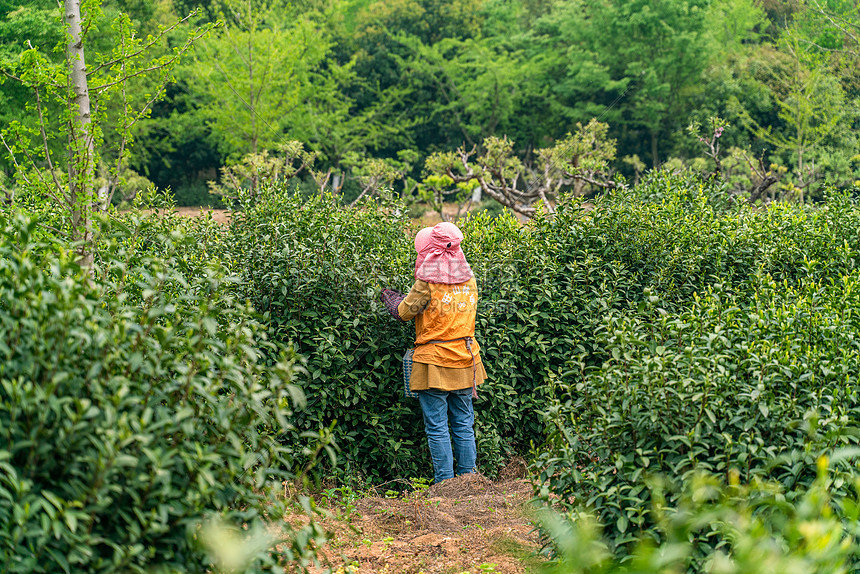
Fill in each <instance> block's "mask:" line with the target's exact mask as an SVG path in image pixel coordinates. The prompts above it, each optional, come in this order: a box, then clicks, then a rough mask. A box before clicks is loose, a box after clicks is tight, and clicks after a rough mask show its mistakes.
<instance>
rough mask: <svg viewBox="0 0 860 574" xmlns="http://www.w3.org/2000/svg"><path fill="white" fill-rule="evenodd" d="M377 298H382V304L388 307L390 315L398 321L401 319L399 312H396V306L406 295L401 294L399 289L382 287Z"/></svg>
mask: <svg viewBox="0 0 860 574" xmlns="http://www.w3.org/2000/svg"><path fill="white" fill-rule="evenodd" d="M379 298H380V299H382V304H383V305H385V308H386V309H388V312H389V313H391V316H392V317H394V318H395V319H397V320H398V321H402V320H403V319H401V318H400V313H398V312H397V306H398V305H400V302H401V301H403V300H404V299H405V298H406V295H403V294H402V293H400V291H395V290H394V289H383V290H382V293H380V295H379Z"/></svg>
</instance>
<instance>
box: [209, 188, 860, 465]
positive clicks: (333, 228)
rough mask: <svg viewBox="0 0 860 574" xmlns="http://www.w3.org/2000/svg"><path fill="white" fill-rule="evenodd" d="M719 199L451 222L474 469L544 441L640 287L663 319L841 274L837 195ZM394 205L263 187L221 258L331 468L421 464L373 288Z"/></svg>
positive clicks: (397, 336) (401, 333) (398, 338)
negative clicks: (470, 384) (464, 287)
mask: <svg viewBox="0 0 860 574" xmlns="http://www.w3.org/2000/svg"><path fill="white" fill-rule="evenodd" d="M721 193H722V190H721V188H720V187H719V185H718V184H717V183H715V182H713V181H707V180H702V179H699V178H696V177H694V176H689V175H675V174H670V173H665V172H657V173H655V174H652V175H651V176H650V177H649V178H648V179H646V180H645V181H644V182H643V184H642V185H640V186H639V187H638V188H637V189H635V190H632V191H627V192H618V193H617V194H614V195H612V196H609V197H605V198H602V199H599V200H597V201H596V202H595V204H594V205H593V206H590V205H584V204H583V203H581V202H580V201H578V200H573V199H566V200H564V201H563V202H562V203H561V204H560V205H558V206H557V213H556V214H555V215H553V216H552V217H548V216H541V215H539V216H538V217H536V218H535V219H534V220H533V221H531V222H528V223H526V224H521V223H519V222H517V221H516V220H515V219H514V218H513V217H511V216H508V215H502V216H500V217H497V218H495V219H489V218H486V217H480V216H479V217H472V218H470V219H467V220H465V221H461V222H460V225H461V227H462V229H463V231H464V233H465V239H464V241H463V249H464V251H465V252H466V255H467V257H468V258H469V260H470V263H471V264H472V267H473V269H474V270H475V272H476V275H477V278H478V285H479V289H480V291H481V304H480V306H479V315H478V332H477V336H478V337H479V340H480V341H481V343H482V347H483V356H484V361H485V364H486V366H487V370H488V373H489V376H490V381H489V382H488V384H487V385H486V386H485V387H484V388H483V389H482V392H481V393H480V394H481V397H480V399H479V400H478V403H477V407H476V409H477V423H476V427H477V431H478V441H479V453H480V454H479V465H480V467H481V469H482V470H483V471H484V472H487V473H488V474H491V475H492V474H493V473H494V472H495V471H496V470H497V469H498V468H499V465H500V463H501V462H503V461H504V459H505V458H506V457H508V456H510V455H512V454H514V453H526V452H528V451H529V450H530V448H532V446H535V447H537V446H539V445H541V444H542V443H544V441H545V440H546V439H547V437H548V436H549V434H548V433H551V432H554V431H553V430H552V429H551V428H550V429H548V428H547V426H546V424H545V421H544V419H543V417H542V415H541V413H542V412H543V411H546V410H547V409H548V408H549V407H550V406H551V405H552V404H553V401H554V398H555V397H557V396H559V393H561V394H562V395H564V396H567V395H566V393H567V392H568V389H578V388H579V387H580V385H582V384H584V383H583V381H584V380H585V378H584V377H585V375H586V373H598V374H599V373H601V372H602V371H603V369H604V365H606V368H607V369H608V368H609V366H610V365H612V364H613V363H612V358H613V357H614V356H615V354H617V353H619V352H629V350H628V349H627V348H626V346H627V344H628V343H627V342H623V343H622V342H619V341H621V340H620V339H618V338H616V337H613V336H607V335H604V334H603V333H605V331H606V325H607V324H612V322H613V321H615V322H617V321H622V320H629V321H636V320H640V321H645V322H646V323H648V322H650V315H649V313H651V311H648V310H647V309H648V305H649V304H650V303H649V301H651V300H652V298H654V297H656V298H657V299H656V300H657V301H659V302H660V306H661V308H663V309H664V311H665V312H666V313H668V314H669V315H670V316H671V317H676V316H677V315H678V314H681V313H685V312H687V313H689V312H690V311H689V309H690V308H691V305H694V304H696V301H697V300H699V299H701V298H703V297H707V296H708V293H711V292H714V293H723V292H725V293H729V294H731V295H732V296H733V297H735V298H736V300H737V301H738V305H741V306H745V305H750V304H753V302H754V301H755V300H756V297H757V293H758V292H759V289H760V284H761V281H760V280H759V279H757V278H762V277H766V278H769V279H768V280H773V281H776V282H778V283H780V284H784V285H785V286H786V288H796V289H802V288H803V289H805V288H807V287H808V285H810V284H811V283H815V282H816V281H827V280H830V279H834V280H838V278H839V277H841V275H842V274H846V273H851V272H852V270H853V269H854V267H855V264H856V261H857V251H858V250H857V245H858V241H860V239H858V238H860V234H858V231H860V212H858V209H857V207H856V206H855V205H854V203H853V202H852V201H851V200H850V199H849V198H847V197H844V196H834V197H832V198H831V199H830V200H829V201H828V203H826V204H825V205H822V206H816V207H799V206H789V205H782V204H775V205H772V206H770V207H768V208H766V209H757V208H751V207H748V206H744V205H733V204H731V203H730V202H728V201H725V200H724V199H723V196H722V195H721ZM404 213H405V209H403V208H402V206H400V205H398V204H396V203H393V204H383V205H379V204H365V205H364V206H363V207H362V208H361V209H353V210H350V209H341V208H338V207H336V206H335V205H334V203H333V202H332V201H331V199H330V198H325V197H314V198H311V199H308V200H302V199H299V198H297V197H295V196H292V195H291V194H290V191H289V190H288V189H283V188H270V189H269V190H267V192H266V193H264V194H263V198H262V199H261V200H260V201H259V202H258V203H256V204H253V205H246V206H244V208H243V211H242V212H241V213H240V214H237V217H236V218H235V219H234V221H233V223H232V225H231V227H230V232H229V234H228V239H227V241H226V248H225V249H226V253H227V254H228V255H225V256H224V257H225V259H229V260H230V261H231V265H233V266H234V269H236V270H237V272H238V273H239V274H240V275H241V278H242V279H241V281H240V284H239V285H240V286H239V289H240V291H241V293H242V296H244V297H247V298H248V299H249V300H250V301H251V302H252V304H253V305H254V306H255V308H256V309H257V310H258V311H260V312H261V313H263V314H264V315H265V321H266V322H267V323H268V325H269V333H270V335H271V337H272V338H273V339H275V340H277V341H283V342H287V341H292V342H293V343H294V344H295V345H296V347H297V349H298V350H299V352H300V353H301V354H303V355H305V356H306V357H307V358H308V370H309V373H310V376H309V377H307V380H305V381H303V383H302V386H303V388H304V390H305V392H306V393H307V395H308V398H309V408H308V409H307V410H306V411H305V412H304V413H302V414H301V415H300V417H299V419H298V420H299V421H300V423H299V424H300V426H301V427H302V428H306V429H309V430H317V429H320V428H323V427H330V426H332V425H333V428H334V432H335V436H336V437H337V438H338V440H339V446H340V448H341V466H340V468H341V470H343V471H345V472H347V473H359V474H362V475H365V476H368V477H374V478H380V479H381V478H394V477H404V476H416V475H427V474H429V470H430V463H429V456H428V454H427V450H426V447H425V445H424V440H423V434H422V431H421V425H420V415H419V412H418V409H417V405H416V404H415V403H411V402H409V401H404V400H403V399H402V398H401V397H400V396H399V385H400V356H401V354H402V352H403V350H405V349H406V348H407V346H408V345H409V344H410V343H411V340H412V336H413V333H412V326H411V325H409V326H403V325H399V324H397V323H395V322H393V321H392V320H391V319H390V317H389V316H388V315H387V314H386V313H385V312H384V310H383V309H382V308H381V306H380V305H379V304H378V303H377V295H378V292H379V289H381V288H383V287H393V288H398V289H401V290H406V289H408V287H409V285H410V284H411V279H412V265H413V261H414V253H413V249H412V241H411V238H412V235H413V234H414V232H415V230H416V229H415V228H412V227H410V225H409V222H408V221H407V220H406V219H405V215H404ZM810 282H811V283H810ZM774 304H776V303H775V302H774ZM640 306H641V307H642V309H644V310H641V311H640ZM642 313H644V314H645V315H641V314H642ZM681 336H682V338H683V337H684V336H686V335H684V334H682V335H681ZM655 347H656V345H655ZM650 348H651V347H650V346H649V347H648V349H650ZM607 376H608V375H607ZM560 387H563V388H561V390H560ZM571 394H573V395H576V392H575V391H571ZM596 432H599V431H596Z"/></svg>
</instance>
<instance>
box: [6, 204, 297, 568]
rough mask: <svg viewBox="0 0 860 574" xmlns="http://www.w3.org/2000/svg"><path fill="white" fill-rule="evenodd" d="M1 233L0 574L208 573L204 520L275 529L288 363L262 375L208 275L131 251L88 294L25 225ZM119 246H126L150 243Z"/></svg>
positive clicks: (64, 261) (260, 341)
mask: <svg viewBox="0 0 860 574" xmlns="http://www.w3.org/2000/svg"><path fill="white" fill-rule="evenodd" d="M0 223H2V226H0V227H2V234H0V524H2V527H0V563H2V564H3V570H4V571H6V572H60V571H65V572H153V571H165V572H166V571H171V572H173V571H182V572H206V571H210V569H211V566H210V560H209V558H208V555H207V551H206V549H205V548H204V547H203V544H202V543H201V541H200V539H199V529H200V527H201V524H202V523H203V522H204V521H205V520H206V519H208V518H210V517H214V516H221V517H222V518H224V519H226V520H228V521H230V522H232V523H235V524H238V525H243V524H244V525H248V526H250V525H253V524H255V523H259V522H260V521H261V517H262V515H263V513H266V514H267V516H268V518H269V519H272V518H274V517H276V516H277V515H278V505H275V504H272V503H271V500H270V494H269V492H270V491H269V489H268V486H267V485H268V481H269V480H271V479H275V480H281V479H284V478H289V477H291V476H293V472H292V468H291V465H292V459H293V457H292V453H291V452H290V450H289V449H288V448H286V447H285V446H283V445H281V444H280V443H279V442H278V441H277V440H274V439H275V438H276V437H277V436H278V435H279V434H280V433H282V432H284V431H287V430H289V417H290V416H291V411H292V408H293V405H295V404H300V403H302V402H303V397H302V395H301V392H300V391H299V390H298V389H297V388H296V387H294V386H293V385H292V384H291V383H290V379H291V376H292V374H293V372H294V370H295V367H294V357H291V356H286V355H285V356H283V358H282V360H280V361H279V362H277V363H273V364H269V365H268V366H267V365H264V364H263V362H262V361H261V356H260V355H261V352H263V351H265V352H267V353H268V354H270V355H271V356H277V355H278V353H277V350H276V348H275V347H274V346H273V345H272V344H271V343H268V342H267V341H266V339H265V333H264V329H263V328H261V326H260V324H259V323H257V322H256V321H255V320H254V319H252V318H251V317H252V314H251V312H250V310H249V309H248V308H246V306H245V305H244V304H243V303H241V302H239V301H236V300H235V299H233V298H232V297H231V296H230V291H229V289H225V288H224V280H225V278H224V276H223V274H222V273H221V272H220V271H219V269H218V267H208V268H206V272H205V273H201V274H199V275H196V274H190V273H183V272H182V270H181V269H180V266H178V265H175V264H174V263H173V262H172V261H171V260H170V259H158V258H152V257H145V256H143V255H141V254H140V252H137V254H136V255H134V254H133V251H126V255H127V256H128V257H127V258H126V259H122V258H119V259H113V258H108V257H107V253H103V254H102V259H101V263H100V265H101V268H100V269H99V270H98V271H97V273H96V274H95V277H93V278H88V277H87V276H86V275H83V274H82V272H81V270H80V269H79V268H78V267H77V266H76V264H75V262H74V261H73V260H72V259H71V258H70V257H69V255H67V254H66V253H65V252H64V251H63V250H62V249H60V248H58V247H56V246H53V245H45V244H41V245H40V244H37V243H34V242H33V240H32V234H33V231H34V229H35V228H36V223H35V222H34V221H28V220H25V219H18V220H15V221H14V222H8V221H5V220H3V221H0ZM128 231H130V233H129V234H128V236H127V239H128V241H126V242H125V243H124V245H126V246H128V245H134V244H135V243H136V240H135V239H133V238H134V237H141V236H143V235H145V234H143V235H141V234H138V231H140V230H139V229H138V228H130V229H128ZM121 235H122V233H121V232H120V231H116V234H115V239H116V238H117V237H119V236H121ZM148 240H149V241H161V242H162V243H166V244H170V243H171V239H170V238H165V237H161V238H158V237H156V236H154V235H152V236H150V237H149V238H148ZM173 240H175V241H174V243H175V244H176V245H181V244H182V241H180V240H179V235H178V234H174V236H173ZM119 243H121V242H118V241H117V245H119ZM108 244H110V242H108ZM150 247H151V248H152V249H154V250H155V251H158V250H166V251H169V249H170V248H169V247H166V248H158V249H155V248H154V247H153V246H150ZM202 268H203V267H202V266H201V269H202ZM309 534H310V531H308V532H306V533H304V534H303V535H302V536H300V537H291V538H287V540H286V541H287V542H288V544H287V545H286V546H287V547H290V545H289V541H290V540H292V541H293V543H294V544H293V546H292V547H290V549H288V550H286V552H285V553H284V554H283V557H284V559H286V558H291V557H293V558H295V557H297V553H300V552H301V551H302V547H303V545H304V544H305V543H306V542H307V537H308V535H309ZM275 562H276V559H274V558H269V559H266V560H264V561H262V562H258V563H255V564H254V565H252V566H249V567H248V570H246V571H255V570H261V569H263V566H264V565H265V564H268V565H269V566H272V567H274V565H275ZM280 571H283V567H281V570H280Z"/></svg>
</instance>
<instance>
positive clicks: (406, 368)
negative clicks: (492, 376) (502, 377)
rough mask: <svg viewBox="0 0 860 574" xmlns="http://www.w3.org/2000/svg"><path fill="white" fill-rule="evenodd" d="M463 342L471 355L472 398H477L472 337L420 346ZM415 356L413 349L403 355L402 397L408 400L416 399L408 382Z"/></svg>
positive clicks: (476, 367)
mask: <svg viewBox="0 0 860 574" xmlns="http://www.w3.org/2000/svg"><path fill="white" fill-rule="evenodd" d="M461 340H462V341H465V342H466V350H467V351H469V354H470V355H472V398H473V399H477V398H478V383H477V376H478V365H477V364H476V363H475V353H473V352H472V337H457V338H456V339H447V340H444V341H443V340H436V341H427V342H426V343H422V345H435V344H438V343H451V342H454V341H461ZM414 354H415V349H414V348H412V349H409V350H407V351H406V353H404V355H403V396H404V397H407V398H410V399H417V398H418V393H417V392H415V391H413V390H412V389H411V388H410V386H409V381H410V379H412V363H413V362H414V361H413V360H412V356H413V355H414Z"/></svg>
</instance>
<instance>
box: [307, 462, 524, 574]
mask: <svg viewBox="0 0 860 574" xmlns="http://www.w3.org/2000/svg"><path fill="white" fill-rule="evenodd" d="M531 497H532V489H531V486H530V485H529V483H528V481H526V480H524V479H521V478H516V479H507V480H505V479H501V480H499V481H497V482H492V481H489V480H487V479H486V478H484V477H482V476H480V475H464V476H461V477H457V478H454V479H451V480H447V481H445V482H443V483H441V484H439V485H434V486H432V487H430V489H429V490H427V491H425V492H420V491H416V492H412V493H409V494H406V495H403V496H400V497H377V496H375V497H368V498H363V499H361V500H358V501H356V502H354V503H353V504H351V505H349V506H347V507H341V508H339V509H336V510H335V509H334V508H333V511H332V514H333V515H334V514H335V513H336V514H337V515H338V516H332V517H331V518H329V519H326V520H325V521H324V522H323V524H324V526H325V527H326V528H327V529H328V530H330V531H331V532H333V537H332V539H331V540H330V541H329V543H328V544H327V545H326V546H325V547H323V548H322V549H320V552H319V558H320V560H321V561H322V563H323V564H324V565H326V566H325V567H324V568H319V569H316V570H312V572H316V573H322V572H325V570H326V568H328V567H330V568H331V569H332V572H335V573H336V574H337V573H340V574H369V573H379V574H401V573H405V574H465V573H469V574H480V573H482V572H504V573H512V574H517V573H528V572H537V567H538V566H539V564H540V560H539V559H538V558H537V557H535V551H536V550H537V549H538V548H539V543H538V539H537V535H536V533H535V532H534V531H533V529H534V526H533V525H532V522H531V521H530V516H531V514H532V509H531V506H530V504H529V500H530V499H531Z"/></svg>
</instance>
